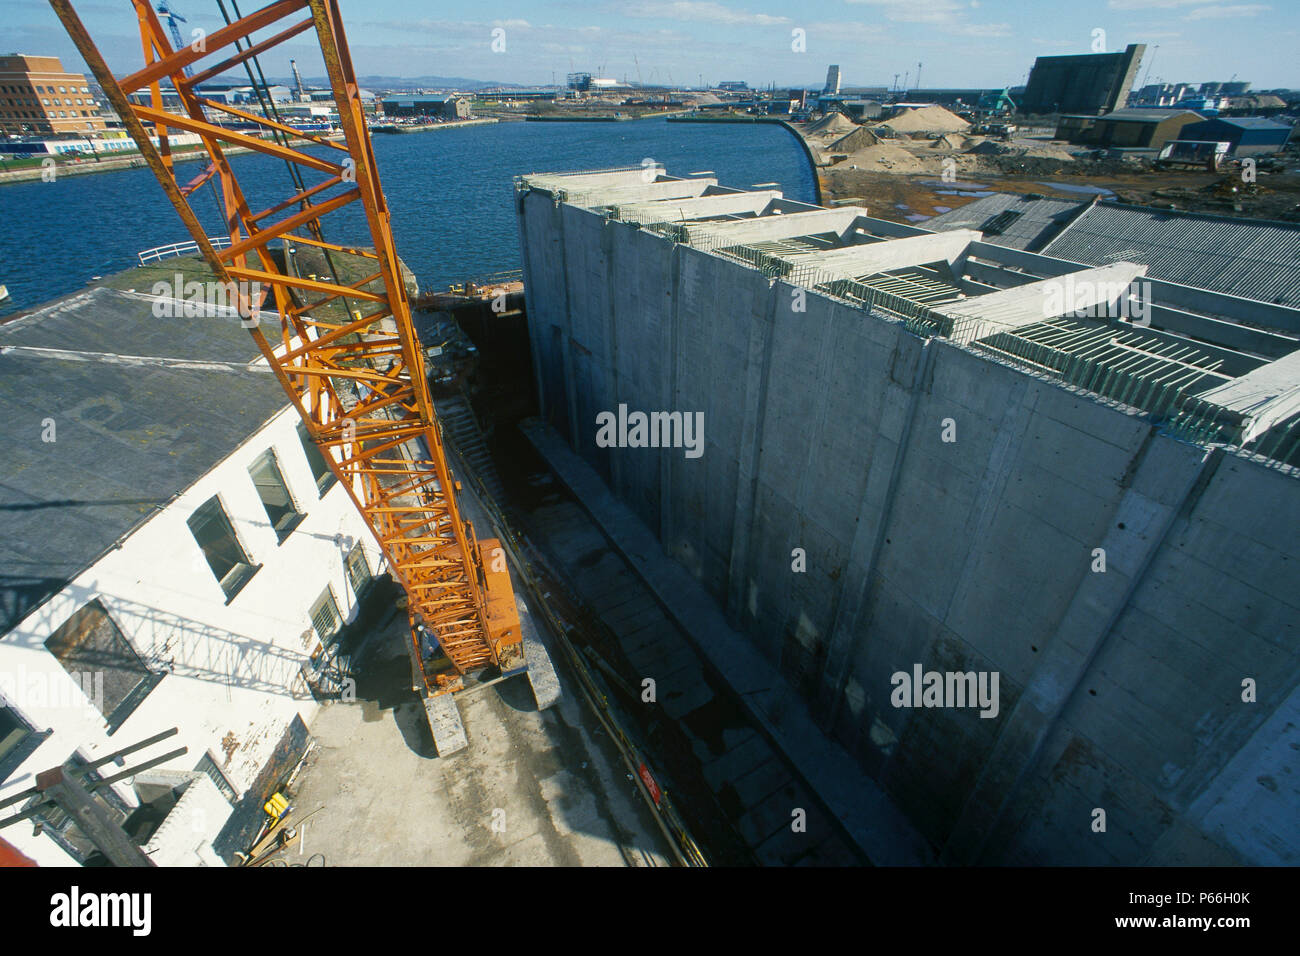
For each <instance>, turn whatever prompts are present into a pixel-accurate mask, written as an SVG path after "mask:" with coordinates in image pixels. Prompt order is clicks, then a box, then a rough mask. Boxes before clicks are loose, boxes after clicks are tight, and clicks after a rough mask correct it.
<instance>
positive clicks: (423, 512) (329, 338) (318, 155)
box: [50, 0, 525, 695]
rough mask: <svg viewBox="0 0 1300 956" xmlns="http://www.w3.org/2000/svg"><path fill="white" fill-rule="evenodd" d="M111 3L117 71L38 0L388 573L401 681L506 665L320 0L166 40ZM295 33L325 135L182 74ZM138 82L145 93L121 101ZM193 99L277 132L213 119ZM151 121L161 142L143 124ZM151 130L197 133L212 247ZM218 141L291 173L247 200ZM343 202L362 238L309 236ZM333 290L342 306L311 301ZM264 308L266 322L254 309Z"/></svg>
mask: <svg viewBox="0 0 1300 956" xmlns="http://www.w3.org/2000/svg"><path fill="white" fill-rule="evenodd" d="M129 2H130V3H131V5H132V6H133V7H134V10H135V14H136V17H137V20H138V23H139V29H140V35H141V39H142V46H143V49H144V51H145V56H144V59H145V63H144V66H143V67H142V68H141V69H139V70H137V71H135V72H134V73H131V74H130V75H128V76H125V77H123V78H122V79H120V80H118V79H116V78H115V77H114V76H113V74H112V73H111V72H110V71H109V69H108V66H107V65H106V63H105V61H104V58H103V56H102V55H101V53H100V51H99V50H98V48H97V47H96V45H95V43H94V42H93V40H92V39H91V37H90V35H89V34H88V33H87V32H86V29H85V27H84V26H83V25H82V22H81V20H80V18H79V17H78V15H77V14H76V12H75V11H74V10H73V7H72V4H71V3H70V2H69V0H50V3H51V6H53V8H54V10H55V12H56V13H57V14H58V16H59V18H60V19H61V20H62V21H63V24H64V27H65V28H66V29H67V31H68V33H69V34H70V36H71V37H72V40H73V42H74V43H75V44H76V46H77V49H78V50H79V51H80V53H81V55H82V57H83V58H84V59H85V61H86V63H87V65H88V66H89V67H90V69H91V71H92V72H93V73H94V74H95V77H96V79H97V80H98V81H99V83H100V84H101V85H102V86H103V89H104V93H105V95H106V96H107V98H108V99H109V101H110V102H111V103H112V105H113V108H114V109H115V110H116V111H117V113H118V115H120V116H121V118H122V121H123V123H124V124H125V125H126V128H127V129H128V131H129V132H130V134H131V136H132V137H133V138H134V139H135V142H136V144H137V146H138V147H139V149H140V151H141V153H142V154H143V156H144V158H145V160H146V161H147V162H148V164H149V166H150V168H151V169H152V170H153V172H154V174H155V175H156V176H157V178H158V181H159V182H160V183H161V185H162V187H163V191H164V192H165V193H166V194H167V198H168V199H170V200H171V202H172V204H173V205H174V206H175V207H176V211H177V212H178V213H179V214H180V217H181V219H182V221H183V222H184V223H185V226H186V228H187V229H188V230H189V232H190V234H191V236H192V237H193V239H194V241H195V243H196V244H197V245H198V248H199V251H200V252H201V253H202V255H203V257H204V259H205V260H206V261H207V262H208V264H209V265H210V266H211V268H212V269H213V271H214V272H215V273H216V274H217V277H218V279H219V280H220V281H222V282H223V283H226V284H227V286H226V287H227V288H232V287H233V288H237V289H238V290H239V311H240V314H241V315H242V316H245V317H246V321H245V323H244V324H245V325H248V326H250V327H251V328H252V334H253V337H254V339H255V340H256V342H257V345H258V348H259V349H260V351H261V353H262V354H263V356H265V358H266V359H267V361H268V362H269V364H270V366H271V369H272V370H273V371H274V373H275V374H276V376H277V377H278V379H279V381H280V384H281V385H282V386H283V387H284V390H285V392H286V394H287V395H288V396H289V398H290V400H291V401H292V403H293V405H294V407H295V408H296V409H297V411H298V413H299V414H300V415H301V416H302V419H303V422H304V423H305V425H306V428H307V430H308V433H309V434H310V436H311V438H312V439H313V440H314V441H315V442H316V443H317V445H318V446H320V448H321V449H322V452H323V453H324V456H325V459H326V461H327V462H328V463H329V465H330V467H331V469H332V470H333V471H334V473H335V475H336V476H337V477H338V479H339V481H340V482H341V484H342V485H343V487H344V488H346V489H347V493H348V494H349V495H350V496H351V498H352V500H353V502H354V503H355V504H356V506H357V508H358V509H359V510H360V511H361V513H362V515H363V516H364V518H365V520H366V523H367V524H368V525H369V527H370V530H371V531H372V532H373V533H374V535H375V537H376V539H377V540H378V542H379V544H380V547H381V548H382V549H383V551H384V554H385V556H386V557H387V559H388V564H389V567H390V569H391V572H392V574H393V575H394V577H395V578H396V579H397V581H398V582H399V583H400V584H401V585H402V587H403V588H404V589H405V591H406V594H407V597H408V606H409V610H408V613H409V616H410V619H411V642H410V647H409V651H410V653H411V660H412V670H413V674H414V675H415V676H416V677H422V678H423V682H424V686H423V687H418V688H417V689H419V690H420V691H421V693H422V694H433V695H437V694H440V693H443V692H446V691H450V690H455V689H458V688H459V687H460V686H462V682H461V677H463V676H464V675H467V674H470V673H473V672H478V671H481V670H485V669H489V668H491V667H493V666H495V667H497V668H499V669H500V672H501V673H502V674H510V673H515V672H519V671H522V670H523V669H524V668H525V661H524V652H523V645H522V641H521V633H520V626H519V616H518V612H517V610H516V607H515V601H514V594H513V591H512V588H511V584H510V577H509V572H508V571H507V569H506V565H505V560H504V555H503V553H502V552H501V549H500V547H499V545H498V542H497V541H496V540H494V539H485V540H483V541H478V540H477V539H476V538H475V535H474V530H473V528H472V527H471V526H470V525H469V523H468V522H467V521H466V520H465V519H464V517H463V516H462V514H461V512H460V510H459V508H458V506H457V501H456V495H455V489H456V488H457V485H456V484H455V482H454V479H453V476H452V474H451V470H450V468H449V467H448V464H447V458H446V454H445V452H444V447H443V439H442V435H441V431H440V427H439V425H438V422H437V419H436V416H435V413H434V408H433V403H432V400H431V399H430V395H429V387H428V380H427V378H426V374H425V369H424V356H423V353H422V351H421V349H420V344H419V340H418V337H417V336H416V334H415V331H414V328H413V326H412V324H411V311H410V305H409V302H408V300H407V292H406V288H405V286H404V284H403V282H402V277H401V273H400V265H399V262H398V257H397V250H396V248H395V247H394V243H393V235H392V230H391V227H390V213H389V209H388V204H387V202H386V201H385V198H384V194H383V190H382V188H381V186H380V182H379V175H378V172H377V170H376V166H375V157H374V153H373V152H372V149H371V143H370V136H369V131H368V129H367V126H366V122H365V118H364V113H363V110H362V103H361V98H360V95H359V90H358V87H357V82H356V77H355V75H354V73H353V68H352V62H351V55H350V53H349V51H348V46H347V41H346V38H345V36H344V32H343V23H342V20H341V18H340V15H339V9H338V3H337V0H275V2H272V3H270V4H268V5H267V6H264V7H262V8H261V9H259V10H256V11H254V12H252V13H249V14H247V15H239V16H237V18H236V19H234V20H233V21H231V22H229V23H228V24H227V25H226V26H225V27H222V28H221V29H219V30H217V31H215V32H213V33H210V34H208V35H207V36H206V38H205V42H204V43H202V44H191V45H185V46H179V47H173V45H172V42H171V41H170V40H169V38H168V36H167V34H166V32H165V31H164V29H163V27H162V24H161V23H160V21H159V18H158V14H157V13H156V12H155V10H154V9H153V8H152V7H151V6H150V4H149V2H148V0H129ZM236 12H238V10H237V8H236ZM268 31H273V32H269V35H264V36H263V38H261V39H256V40H255V39H254V34H257V33H259V32H262V33H263V34H266V33H267V32H268ZM308 31H314V32H315V34H316V38H317V40H318V41H319V43H320V50H321V54H322V57H323V59H324V65H325V71H326V75H327V76H328V78H329V83H330V88H331V90H332V92H333V95H334V103H335V106H336V107H337V110H338V115H339V121H340V125H341V127H342V130H343V137H344V141H343V142H341V143H340V142H335V141H333V140H330V139H327V138H324V137H320V136H313V135H309V134H305V133H301V132H299V131H298V130H295V129H292V128H290V127H288V126H285V125H283V124H281V123H279V122H277V121H275V120H273V119H271V118H269V117H268V116H266V115H258V114H256V113H251V112H246V111H243V110H240V109H237V108H235V107H233V106H230V105H228V104H226V103H222V102H218V101H216V100H212V99H208V98H205V97H204V96H202V95H201V94H200V93H199V92H198V86H199V84H201V83H204V82H206V81H208V80H210V79H212V78H213V77H216V76H219V75H221V74H222V73H224V72H226V71H227V70H230V69H232V68H233V67H237V66H240V65H242V64H245V63H246V61H249V60H251V59H253V58H255V57H257V56H258V55H259V54H261V53H263V52H265V51H266V50H268V49H271V48H272V47H275V46H277V45H279V44H282V43H285V42H286V41H288V40H290V39H292V38H293V37H296V36H298V35H299V34H302V33H306V32H308ZM164 79H168V80H170V81H171V83H172V84H173V85H174V87H175V89H176V92H177V93H178V94H179V100H180V107H179V111H178V112H169V111H166V110H165V109H164V108H163V104H162V101H161V97H160V94H159V81H161V80H164ZM146 89H147V90H149V91H150V92H151V97H150V103H149V105H141V104H137V103H133V102H131V101H130V99H129V96H130V95H131V94H132V93H136V92H138V91H141V90H146ZM205 109H206V110H209V111H214V114H225V115H228V116H232V117H234V118H235V119H236V120H238V121H239V122H240V124H241V125H245V124H253V125H254V126H256V127H257V128H258V130H259V131H265V134H266V135H269V136H272V137H277V139H265V138H263V137H262V136H260V135H252V134H251V133H249V132H239V131H236V130H232V129H227V128H225V127H222V126H218V125H216V124H214V123H212V122H210V121H209V120H208V119H207V118H206V116H205ZM245 128H247V126H245ZM151 129H152V130H153V131H154V132H155V133H156V134H157V135H158V138H159V141H160V146H161V151H160V149H159V147H158V146H155V145H154V144H153V143H152V142H151V140H150V130H151ZM167 129H177V130H183V131H186V132H191V133H196V134H198V136H199V137H200V138H201V140H202V142H203V147H204V149H205V150H206V151H207V153H208V156H209V157H210V159H211V162H212V165H213V166H214V167H215V169H216V175H217V176H218V177H219V183H220V186H219V191H220V195H221V203H222V206H223V208H224V215H225V231H226V232H227V233H228V234H229V238H230V245H229V247H227V248H222V249H216V248H214V247H213V245H212V243H211V242H209V240H208V235H207V231H206V230H205V229H204V228H203V227H202V226H201V225H200V223H199V220H198V218H197V217H196V215H195V212H194V210H193V209H192V208H191V206H190V203H189V201H188V200H187V198H186V194H185V193H184V192H183V190H182V187H180V186H179V185H178V184H177V181H176V179H175V177H174V175H173V173H172V169H171V162H170V160H171V157H170V155H169V154H168V150H167V146H166V130H167ZM302 140H305V141H307V142H308V143H309V144H310V145H311V146H312V147H314V148H313V150H312V151H311V152H307V151H306V150H305V149H304V148H302V147H301V146H299V145H297V143H298V142H300V141H302ZM234 146H239V147H245V148H247V149H250V150H253V151H254V152H257V153H261V154H263V155H267V156H272V157H276V158H279V159H282V160H284V161H285V162H286V163H288V164H289V166H290V170H291V172H293V173H294V175H293V177H292V181H293V183H294V186H293V190H294V191H293V192H292V193H291V194H289V195H286V196H284V198H283V199H282V200H281V201H279V202H274V203H271V204H270V205H268V206H266V207H264V208H254V207H253V206H251V205H250V204H249V201H248V198H247V195H246V193H245V191H244V190H243V188H242V187H241V185H240V182H239V178H238V177H237V176H236V175H235V172H234V170H233V169H232V168H231V165H230V162H229V160H228V159H227V156H226V152H225V151H226V149H227V148H229V147H234ZM308 180H312V181H313V182H312V184H311V185H308ZM258 185H259V188H262V187H264V186H265V184H264V183H262V182H259V184H258ZM350 206H359V207H360V209H361V210H362V211H363V213H364V216H365V222H366V225H367V227H368V231H369V239H370V246H369V247H368V248H362V247H352V246H345V245H339V244H334V243H330V242H328V241H326V240H325V238H324V235H325V230H324V229H323V228H322V223H323V222H324V221H325V220H326V219H327V217H330V216H332V215H334V214H337V213H338V212H339V211H340V210H343V209H345V208H347V207H350ZM277 242H278V243H281V246H282V247H281V248H280V249H278V250H277V249H276V248H274V247H273V246H274V244H275V243H277ZM297 244H303V245H304V246H309V247H315V248H318V249H319V250H321V254H322V255H324V256H326V257H329V256H330V255H331V254H332V253H333V254H338V255H339V257H340V258H343V257H347V258H349V259H352V260H354V261H355V260H358V259H359V260H361V261H364V262H365V263H367V265H366V267H365V268H364V269H362V270H361V271H362V272H365V273H368V274H365V275H364V276H363V277H361V278H359V279H358V280H357V281H354V282H350V283H349V282H348V281H347V280H346V279H345V278H341V277H339V276H338V273H337V270H335V271H334V275H333V276H319V277H318V276H312V277H302V276H299V275H297V274H295V270H294V269H293V268H292V257H291V255H290V249H289V248H288V247H289V246H290V245H297ZM340 306H342V310H341V311H342V312H343V315H344V318H342V319H341V320H336V319H331V318H327V317H326V314H327V313H329V312H331V311H337V310H339V307H340ZM270 316H274V317H275V320H274V321H270V322H268V321H267V319H268V318H269V317H270ZM422 631H423V632H424V633H427V634H428V635H429V636H431V637H432V638H433V639H434V640H436V642H437V644H438V646H439V647H440V648H441V650H442V652H443V654H444V655H445V658H446V660H445V661H443V660H439V661H438V663H437V664H435V665H432V666H430V665H429V664H426V661H425V654H424V653H423V647H422V644H423V642H422V641H421V632H422ZM431 660H436V658H431Z"/></svg>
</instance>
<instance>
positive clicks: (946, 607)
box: [520, 193, 1300, 864]
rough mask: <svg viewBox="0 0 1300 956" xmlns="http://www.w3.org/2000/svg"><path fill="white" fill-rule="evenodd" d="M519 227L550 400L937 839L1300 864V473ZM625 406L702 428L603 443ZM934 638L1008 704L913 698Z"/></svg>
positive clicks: (870, 329) (626, 231) (607, 247)
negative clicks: (913, 677)
mask: <svg viewBox="0 0 1300 956" xmlns="http://www.w3.org/2000/svg"><path fill="white" fill-rule="evenodd" d="M520 225H521V235H522V237H523V241H524V248H525V258H524V264H525V282H526V286H527V289H528V308H529V316H530V335H531V338H532V344H533V350H534V361H535V362H536V364H537V370H538V376H537V379H538V382H539V388H540V392H541V396H540V397H541V402H542V406H543V413H544V415H546V416H547V417H548V418H550V420H551V422H552V424H554V425H555V426H556V427H557V428H559V429H560V431H561V432H562V433H564V434H565V435H566V437H568V439H569V440H570V442H571V444H572V445H573V447H574V448H575V450H576V451H578V452H579V453H580V454H582V455H583V457H584V458H586V459H587V460H588V461H589V462H590V463H591V464H592V465H593V466H594V467H596V468H597V469H598V470H599V471H600V473H601V474H602V476H603V477H604V478H605V480H606V481H607V482H608V483H609V484H610V487H611V488H612V490H614V491H615V492H616V493H617V494H618V495H619V496H620V497H621V498H622V499H623V500H624V501H625V502H626V503H627V504H628V505H629V506H630V507H632V508H633V509H634V510H635V511H637V513H638V514H639V515H640V516H641V517H642V518H643V520H645V521H646V523H647V524H648V525H649V526H650V527H651V528H652V529H653V530H655V531H656V533H657V534H658V535H659V538H660V541H661V543H662V544H663V546H664V549H665V551H666V552H667V553H669V554H670V555H672V556H673V557H674V558H675V559H676V560H678V561H679V562H680V563H681V564H682V565H683V566H685V567H686V568H687V569H689V570H690V571H691V573H692V574H693V575H694V576H695V577H696V578H697V579H698V580H699V581H700V582H701V583H702V584H703V585H704V587H705V588H706V589H707V590H708V591H709V593H711V594H712V595H713V596H714V597H715V598H716V599H717V601H718V602H719V604H720V605H722V606H723V607H724V608H725V610H726V611H727V613H728V615H729V617H730V618H731V620H732V621H733V623H734V624H735V625H736V626H738V627H739V628H740V629H742V630H743V631H744V632H745V633H746V634H748V635H749V636H750V637H751V638H752V640H753V641H754V642H755V644H756V645H757V646H758V647H759V648H760V649H761V650H762V651H763V652H764V653H766V654H767V655H769V657H770V658H771V659H772V660H774V661H778V662H779V663H780V667H781V670H782V672H783V673H784V675H785V676H786V678H787V679H788V680H789V681H791V683H792V684H793V685H794V686H796V687H797V688H798V689H799V690H800V691H801V692H802V693H803V694H804V695H805V696H806V697H807V699H808V701H809V702H810V705H811V706H812V707H813V710H814V712H815V713H817V714H819V715H820V717H821V718H822V720H823V722H824V726H825V727H826V728H827V732H828V733H830V734H832V735H833V736H834V737H835V738H836V739H837V740H839V741H840V742H841V743H842V744H843V745H844V746H845V747H846V748H847V749H848V750H849V751H850V752H851V753H853V754H854V755H855V756H856V757H857V758H858V759H859V760H860V761H861V763H862V765H863V766H864V768H865V769H866V770H867V771H868V772H869V773H870V774H872V775H873V776H874V777H875V778H876V779H878V780H879V781H880V783H881V784H882V786H883V787H884V788H885V789H886V791H887V792H888V793H889V794H890V795H891V796H892V797H893V799H894V800H895V801H896V802H897V804H898V805H899V806H900V807H901V808H902V809H903V811H904V812H905V813H907V814H908V816H909V817H910V818H911V819H912V820H913V822H914V823H915V825H916V826H917V827H918V829H919V830H920V831H921V832H922V833H924V834H925V836H926V837H927V838H928V839H929V840H930V841H931V842H932V844H933V845H934V847H935V849H936V851H938V852H939V853H940V858H941V859H944V860H947V861H949V862H954V863H966V862H990V863H1062V864H1065V863H1071V864H1107V863H1130V864H1131V863H1156V864H1159V863H1226V862H1253V863H1286V862H1295V859H1296V853H1297V847H1298V844H1300V823H1298V822H1297V814H1296V812H1295V809H1296V806H1297V803H1298V798H1297V787H1298V786H1300V783H1298V781H1300V776H1297V774H1295V772H1294V771H1295V770H1296V769H1297V763H1298V760H1297V754H1298V753H1300V732H1298V731H1297V727H1300V721H1297V720H1296V719H1295V717H1296V715H1297V707H1298V706H1300V694H1297V690H1296V689H1297V683H1298V678H1300V654H1298V653H1297V646H1300V645H1298V643H1297V640H1296V638H1297V629H1298V625H1297V620H1298V618H1300V615H1297V605H1298V604H1300V588H1298V587H1297V583H1298V581H1300V575H1298V574H1297V568H1298V567H1300V541H1298V540H1297V537H1296V535H1295V529H1296V528H1297V527H1300V485H1298V484H1297V478H1296V476H1295V475H1294V474H1293V473H1289V472H1284V471H1283V470H1280V469H1278V468H1277V467H1275V466H1269V465H1266V464H1264V463H1263V462H1262V461H1259V460H1255V459H1249V458H1245V457H1241V456H1236V455H1232V454H1226V455H1225V454H1224V453H1223V452H1222V451H1212V450H1208V449H1204V448H1201V447H1198V446H1194V445H1190V444H1186V443H1183V442H1179V441H1176V440H1174V439H1173V438H1170V437H1168V436H1167V435H1163V434H1160V433H1158V431H1156V430H1155V429H1154V428H1153V427H1152V426H1151V424H1150V423H1149V422H1148V421H1147V420H1146V419H1144V418H1142V417H1140V416H1138V415H1137V414H1135V413H1132V412H1131V410H1127V409H1124V408H1122V407H1118V406H1113V405H1107V404H1103V403H1102V402H1100V401H1098V400H1097V399H1095V398H1094V397H1092V396H1091V395H1089V394H1088V393H1084V392H1081V391H1078V390H1075V389H1071V388H1068V387H1065V386H1063V385H1061V384H1059V383H1057V382H1055V381H1049V380H1047V379H1044V378H1039V377H1036V376H1034V375H1031V374H1028V373H1026V372H1025V371H1022V370H1020V369H1017V368H1013V367H1011V366H1009V365H1005V364H1001V363H999V362H995V361H992V360H990V359H988V358H986V357H985V356H983V355H982V354H979V353H977V352H975V351H973V350H970V349H966V348H962V347H960V346H956V345H953V344H951V343H949V342H947V341H944V340H941V339H934V340H930V341H928V342H927V341H925V340H923V339H921V338H919V337H917V336H914V335H912V334H911V333H909V332H907V331H906V330H905V329H904V328H903V327H902V325H901V324H899V323H897V322H893V321H889V320H886V319H882V318H878V317H873V316H868V315H866V314H865V313H864V312H862V311H861V310H859V309H856V308H853V307H851V306H849V305H847V304H845V303H842V302H839V301H837V300H833V299H830V298H828V297H825V296H822V295H820V294H814V293H811V292H808V293H805V294H802V295H801V294H800V292H799V290H797V289H796V288H795V287H793V286H791V285H788V284H787V283H785V282H782V281H773V280H770V279H767V278H765V277H764V276H762V274H761V273H759V272H758V271H756V270H753V269H750V268H747V267H745V266H743V265H741V264H739V263H736V262H734V261H731V260H729V259H725V258H723V257H720V256H716V255H712V254H708V253H704V252H700V251H698V250H695V249H691V248H689V247H686V246H682V245H676V244H673V243H671V242H669V241H667V240H666V239H663V238H661V237H659V236H657V235H654V234H651V233H648V232H645V231H641V230H638V229H637V228H636V227H634V226H632V225H629V224H625V223H619V222H605V221H603V220H602V218H601V217H600V216H598V215H595V214H592V213H589V212H586V211H584V210H581V209H577V208H574V207H569V206H561V207H558V208H557V207H556V206H555V204H554V202H553V200H552V199H551V197H549V196H546V195H543V194H539V193H534V194H527V195H525V197H524V198H523V200H522V205H521V219H520ZM800 306H802V308H803V311H797V309H798V308H799V307H800ZM620 403H623V404H626V405H627V406H628V408H629V409H630V410H642V411H647V412H649V411H652V410H665V411H673V410H680V411H683V412H694V411H703V412H704V422H705V426H704V436H705V445H704V448H705V450H704V454H703V455H702V456H701V457H699V458H687V457H686V456H685V455H684V454H683V452H682V450H681V449H651V448H624V449H601V448H596V447H595V444H594V436H595V433H596V414H597V413H598V412H600V411H605V410H608V411H614V410H616V409H617V406H618V405H619V404H620ZM945 438H947V439H951V440H945ZM796 548H799V549H803V553H804V555H806V571H803V572H796V571H793V570H792V565H793V561H794V549H796ZM1096 549H1102V552H1104V559H1105V564H1104V567H1105V570H1104V571H1100V570H1096V569H1097V567H1098V555H1099V554H1100V553H1101V552H1098V551H1097V550H1096ZM917 664H919V665H921V666H922V668H923V670H925V671H976V672H996V673H997V674H998V675H999V701H998V713H997V715H996V716H995V717H989V718H985V717H981V716H980V715H979V712H978V710H977V709H973V708H967V709H961V708H952V707H945V708H897V707H895V706H893V705H892V704H891V700H890V695H891V692H892V691H893V689H894V687H893V684H892V683H891V675H893V674H894V673H896V672H899V671H903V672H910V671H911V670H912V668H913V666H914V665H917ZM1247 680H1250V681H1253V682H1254V686H1255V687H1256V695H1257V696H1256V700H1255V701H1254V702H1247V701H1244V700H1243V681H1247ZM1098 810H1103V811H1105V826H1106V829H1105V831H1104V833H1103V832H1097V831H1096V829H1095V827H1096V825H1097V820H1098V816H1097V813H1096V811H1098Z"/></svg>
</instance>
